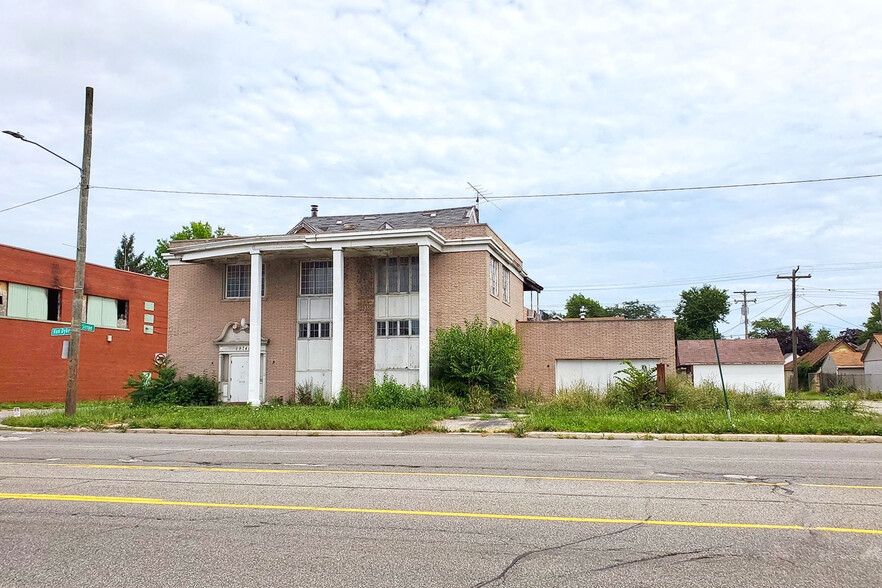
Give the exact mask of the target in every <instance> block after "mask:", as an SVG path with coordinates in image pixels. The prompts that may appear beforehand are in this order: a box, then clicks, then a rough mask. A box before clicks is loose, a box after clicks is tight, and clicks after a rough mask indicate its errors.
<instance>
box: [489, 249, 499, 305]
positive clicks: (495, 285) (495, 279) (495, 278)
mask: <svg viewBox="0 0 882 588" xmlns="http://www.w3.org/2000/svg"><path fill="white" fill-rule="evenodd" d="M490 294H491V295H492V296H499V262H498V261H496V258H495V257H491V258H490Z"/></svg>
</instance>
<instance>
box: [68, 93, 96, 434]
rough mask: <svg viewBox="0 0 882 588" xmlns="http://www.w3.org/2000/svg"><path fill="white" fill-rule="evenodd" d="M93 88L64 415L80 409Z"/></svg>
mask: <svg viewBox="0 0 882 588" xmlns="http://www.w3.org/2000/svg"><path fill="white" fill-rule="evenodd" d="M92 94H93V90H92V88H89V87H87V88H86V116H85V124H84V130H83V167H82V172H81V174H80V207H79V213H78V216H77V259H76V266H75V268H74V288H73V302H72V304H71V313H70V314H71V316H70V350H69V355H68V360H67V391H66V393H65V396H64V414H65V416H73V415H74V414H76V412H77V379H78V377H79V371H80V335H81V323H82V322H83V289H84V286H85V282H86V218H87V215H88V209H89V177H90V171H91V168H92Z"/></svg>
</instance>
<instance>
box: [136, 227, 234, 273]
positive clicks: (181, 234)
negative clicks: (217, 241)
mask: <svg viewBox="0 0 882 588" xmlns="http://www.w3.org/2000/svg"><path fill="white" fill-rule="evenodd" d="M225 232H226V229H224V228H223V227H218V228H217V229H212V228H211V225H210V224H208V223H204V222H202V221H192V222H191V223H190V224H189V225H184V226H182V227H181V230H180V231H178V232H177V233H172V234H171V235H170V236H169V238H168V239H157V240H156V250H155V252H154V254H153V255H151V256H150V257H148V258H147V260H146V262H145V263H147V264H149V267H150V272H151V273H152V274H153V275H154V276H156V277H158V278H168V262H167V261H166V260H164V259H163V258H162V254H163V253H167V252H168V243H169V241H187V240H190V239H212V238H214V237H221V236H223V234H224V233H225Z"/></svg>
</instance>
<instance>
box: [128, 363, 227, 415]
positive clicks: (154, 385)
mask: <svg viewBox="0 0 882 588" xmlns="http://www.w3.org/2000/svg"><path fill="white" fill-rule="evenodd" d="M177 374H178V370H177V369H176V368H175V367H174V366H173V365H172V364H171V362H170V361H169V359H168V358H167V357H165V358H162V359H158V360H156V361H154V362H153V369H152V370H151V371H149V372H144V373H139V374H135V375H134V376H129V378H128V380H126V385H125V386H124V387H125V388H127V389H130V390H131V392H130V393H129V398H130V399H131V401H132V404H178V405H195V406H210V405H213V404H217V403H218V384H217V380H215V379H214V378H210V377H208V376H195V375H193V374H188V375H187V377H185V378H184V379H181V380H178V379H176V378H177Z"/></svg>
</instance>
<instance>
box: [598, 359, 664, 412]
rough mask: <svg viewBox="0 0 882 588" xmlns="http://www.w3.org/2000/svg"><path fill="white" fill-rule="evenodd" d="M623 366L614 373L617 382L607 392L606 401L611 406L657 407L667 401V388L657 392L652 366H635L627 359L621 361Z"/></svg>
mask: <svg viewBox="0 0 882 588" xmlns="http://www.w3.org/2000/svg"><path fill="white" fill-rule="evenodd" d="M622 365H624V366H625V367H623V368H622V369H620V370H619V371H617V372H616V373H615V378H616V380H618V382H617V383H616V384H615V385H613V386H611V387H610V389H609V392H607V402H608V403H609V404H612V405H613V406H616V405H622V406H631V407H634V408H641V407H648V408H659V407H661V406H662V405H664V404H669V402H668V392H667V389H666V390H665V392H664V393H662V392H659V389H658V383H657V381H656V378H655V370H656V368H654V367H652V368H651V367H648V366H645V365H643V366H640V367H639V368H638V367H636V366H635V365H634V364H633V363H631V362H630V361H628V360H627V359H626V360H624V361H622Z"/></svg>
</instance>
